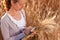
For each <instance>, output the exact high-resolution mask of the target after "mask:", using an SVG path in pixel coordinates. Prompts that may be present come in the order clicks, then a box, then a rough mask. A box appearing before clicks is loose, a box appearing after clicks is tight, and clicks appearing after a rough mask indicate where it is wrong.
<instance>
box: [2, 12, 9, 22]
mask: <svg viewBox="0 0 60 40" xmlns="http://www.w3.org/2000/svg"><path fill="white" fill-rule="evenodd" d="M7 18H8V15H7V13H5V14H4V15H3V16H2V17H1V22H4V21H6V20H7Z"/></svg>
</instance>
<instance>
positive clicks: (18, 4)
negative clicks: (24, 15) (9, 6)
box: [14, 0, 26, 11]
mask: <svg viewBox="0 0 60 40" xmlns="http://www.w3.org/2000/svg"><path fill="white" fill-rule="evenodd" d="M25 3H26V0H18V2H16V3H15V4H14V9H15V10H17V11H20V10H21V9H22V8H24V6H25Z"/></svg>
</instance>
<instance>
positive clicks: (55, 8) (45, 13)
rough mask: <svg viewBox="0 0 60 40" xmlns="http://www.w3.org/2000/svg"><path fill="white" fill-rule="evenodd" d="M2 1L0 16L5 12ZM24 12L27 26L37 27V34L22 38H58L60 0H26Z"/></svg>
mask: <svg viewBox="0 0 60 40" xmlns="http://www.w3.org/2000/svg"><path fill="white" fill-rule="evenodd" d="M3 1H4V0H0V18H1V17H2V16H3V15H4V13H5V10H4V6H3V3H2V2H3ZM25 12H26V20H27V26H29V25H31V26H33V27H34V26H35V27H37V29H36V31H37V34H36V36H35V37H33V38H30V37H28V36H27V37H26V38H25V39H24V40H60V0H27V3H26V5H25ZM46 24H47V25H46ZM53 27H54V28H53ZM48 29H49V30H48ZM0 40H2V36H1V32H0Z"/></svg>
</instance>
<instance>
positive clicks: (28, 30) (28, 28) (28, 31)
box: [25, 26, 33, 35]
mask: <svg viewBox="0 0 60 40" xmlns="http://www.w3.org/2000/svg"><path fill="white" fill-rule="evenodd" d="M32 28H33V27H32V26H29V27H27V28H26V29H25V34H26V35H28V34H29V33H30V31H31V29H32Z"/></svg>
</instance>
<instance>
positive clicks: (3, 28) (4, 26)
mask: <svg viewBox="0 0 60 40" xmlns="http://www.w3.org/2000/svg"><path fill="white" fill-rule="evenodd" d="M1 31H2V35H3V38H4V40H19V39H22V38H24V37H25V36H26V35H25V34H24V32H22V33H21V34H18V35H15V36H12V37H11V36H10V34H9V26H8V24H7V23H6V22H3V21H1Z"/></svg>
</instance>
